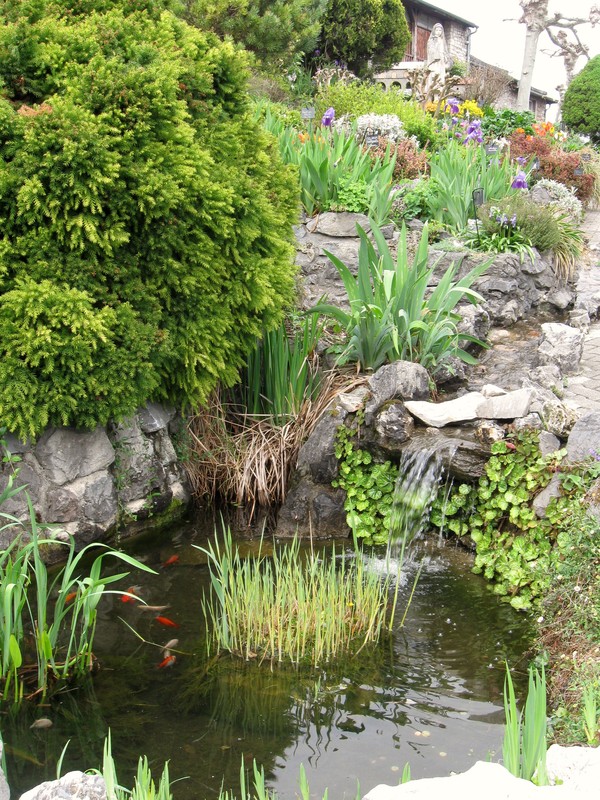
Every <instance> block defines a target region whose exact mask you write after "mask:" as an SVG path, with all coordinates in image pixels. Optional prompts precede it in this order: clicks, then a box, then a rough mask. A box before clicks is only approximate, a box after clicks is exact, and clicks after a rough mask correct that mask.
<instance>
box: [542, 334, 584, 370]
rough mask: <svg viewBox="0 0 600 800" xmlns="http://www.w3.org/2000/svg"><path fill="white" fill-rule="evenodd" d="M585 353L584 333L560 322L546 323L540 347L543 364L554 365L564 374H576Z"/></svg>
mask: <svg viewBox="0 0 600 800" xmlns="http://www.w3.org/2000/svg"><path fill="white" fill-rule="evenodd" d="M582 352H583V333H582V332H581V331H580V330H578V329H577V328H572V327H571V326H570V325H563V324H562V323H560V322H545V323H544V324H543V325H542V338H541V341H540V344H539V347H538V353H539V358H540V363H541V364H544V365H545V364H554V365H556V366H557V367H558V368H559V369H560V370H561V372H562V373H564V374H567V373H570V372H576V370H577V368H578V366H579V362H580V361H581V354H582Z"/></svg>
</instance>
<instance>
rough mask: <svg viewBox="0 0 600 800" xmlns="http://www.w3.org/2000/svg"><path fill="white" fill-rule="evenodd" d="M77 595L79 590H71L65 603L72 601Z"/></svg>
mask: <svg viewBox="0 0 600 800" xmlns="http://www.w3.org/2000/svg"><path fill="white" fill-rule="evenodd" d="M76 597H77V592H69V594H68V595H67V596H66V597H65V603H72V602H73V600H75V598H76Z"/></svg>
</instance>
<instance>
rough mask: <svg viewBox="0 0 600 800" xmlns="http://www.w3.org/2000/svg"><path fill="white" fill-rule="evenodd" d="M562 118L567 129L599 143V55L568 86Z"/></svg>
mask: <svg viewBox="0 0 600 800" xmlns="http://www.w3.org/2000/svg"><path fill="white" fill-rule="evenodd" d="M562 118H563V122H564V123H565V125H567V126H568V127H569V128H573V129H574V130H576V131H579V133H586V134H588V135H589V136H590V137H591V138H592V140H594V141H600V55H598V56H596V57H595V58H592V59H591V60H590V61H588V63H587V64H586V65H585V67H584V68H583V69H582V70H581V72H580V73H579V74H577V75H576V76H575V77H574V78H573V80H572V81H571V83H570V84H569V87H568V89H567V91H566V93H565V99H564V101H563V106H562Z"/></svg>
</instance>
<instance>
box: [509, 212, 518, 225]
mask: <svg viewBox="0 0 600 800" xmlns="http://www.w3.org/2000/svg"><path fill="white" fill-rule="evenodd" d="M510 224H511V225H512V227H513V228H516V227H517V215H516V214H513V215H512V217H511V218H510Z"/></svg>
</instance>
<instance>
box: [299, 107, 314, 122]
mask: <svg viewBox="0 0 600 800" xmlns="http://www.w3.org/2000/svg"><path fill="white" fill-rule="evenodd" d="M300 116H301V117H302V119H314V118H315V109H314V106H306V107H305V108H303V109H302V110H301V111H300Z"/></svg>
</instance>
